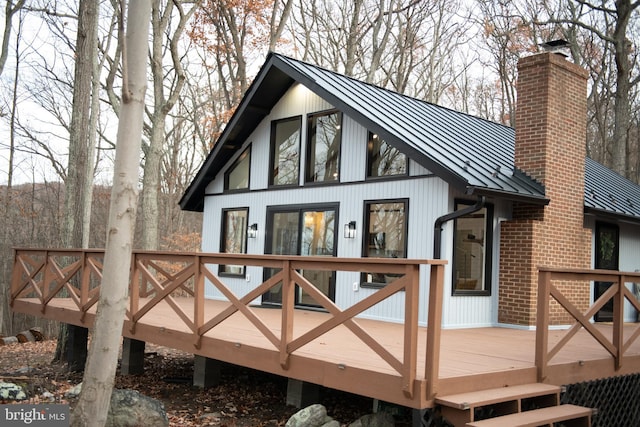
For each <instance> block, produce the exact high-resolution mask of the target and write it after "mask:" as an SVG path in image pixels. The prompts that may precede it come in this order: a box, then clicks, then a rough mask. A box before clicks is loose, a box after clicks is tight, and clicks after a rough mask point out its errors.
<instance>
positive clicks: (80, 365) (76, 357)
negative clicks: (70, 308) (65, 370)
mask: <svg viewBox="0 0 640 427" xmlns="http://www.w3.org/2000/svg"><path fill="white" fill-rule="evenodd" d="M88 341H89V329H87V328H83V327H82V326H76V325H71V324H67V364H68V366H69V370H70V371H71V372H83V371H84V365H85V363H86V362H87V342H88Z"/></svg>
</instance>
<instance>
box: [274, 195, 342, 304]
mask: <svg viewBox="0 0 640 427" xmlns="http://www.w3.org/2000/svg"><path fill="white" fill-rule="evenodd" d="M336 217H337V206H334V205H330V206H327V205H324V206H300V207H278V208H269V209H267V241H266V247H265V253H268V254H274V255H303V256H334V255H335V254H336V248H335V241H336V219H337V218H336ZM275 272H276V270H274V269H265V279H266V278H268V277H270V276H271V275H273V274H275ZM301 273H302V275H303V276H304V277H305V278H306V279H307V280H309V281H310V282H311V283H313V284H314V285H315V286H316V287H317V288H318V289H319V290H320V292H322V293H323V294H325V295H326V296H327V297H328V298H330V299H331V300H332V301H333V300H334V299H335V288H334V283H335V273H334V272H331V271H315V270H304V271H302V272H301ZM262 300H263V303H265V304H281V303H282V284H278V285H277V286H275V287H273V288H272V289H271V290H270V291H269V292H267V293H266V294H264V295H263V297H262ZM296 305H299V306H307V307H317V306H319V304H318V303H317V302H316V301H314V300H313V299H312V298H311V297H310V296H309V295H308V294H307V292H305V291H304V290H303V289H302V288H300V287H298V286H296Z"/></svg>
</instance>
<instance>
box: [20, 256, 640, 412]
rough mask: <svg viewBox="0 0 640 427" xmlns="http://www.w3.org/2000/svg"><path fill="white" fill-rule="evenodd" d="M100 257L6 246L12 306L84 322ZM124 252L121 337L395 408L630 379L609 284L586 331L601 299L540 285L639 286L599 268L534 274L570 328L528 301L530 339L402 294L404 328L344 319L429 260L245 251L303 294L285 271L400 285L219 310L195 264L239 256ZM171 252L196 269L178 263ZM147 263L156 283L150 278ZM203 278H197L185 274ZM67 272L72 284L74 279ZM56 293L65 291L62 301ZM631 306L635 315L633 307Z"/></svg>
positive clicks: (411, 280)
mask: <svg viewBox="0 0 640 427" xmlns="http://www.w3.org/2000/svg"><path fill="white" fill-rule="evenodd" d="M100 256H101V254H100V253H99V252H97V251H76V252H75V253H74V254H71V253H70V252H65V251H62V252H61V251H55V252H54V251H50V252H47V253H44V251H39V252H38V251H36V250H18V251H16V262H15V266H14V276H13V281H12V307H13V310H14V311H16V312H21V313H27V314H32V315H34V316H40V317H46V318H49V319H55V320H60V321H63V322H66V323H71V324H75V325H78V326H84V327H91V325H92V323H93V320H94V316H95V310H96V301H97V295H98V290H99V278H100V273H99V272H100V271H101V268H100ZM134 257H135V260H134V268H133V270H132V277H133V278H134V279H133V280H132V283H137V285H138V286H132V288H131V289H132V292H131V304H130V308H129V310H128V312H127V318H126V319H125V325H124V328H123V336H126V337H130V338H135V339H138V340H141V341H146V342H152V343H155V344H159V345H164V346H167V347H172V348H177V349H180V350H183V351H186V352H191V353H194V354H199V355H202V356H206V357H210V358H213V359H217V360H222V361H226V362H230V363H234V364H238V365H243V366H247V367H251V368H254V369H258V370H263V371H267V372H271V373H275V374H278V375H282V376H286V377H290V378H296V379H300V380H303V381H308V382H312V383H316V384H320V385H323V386H326V387H331V388H335V389H340V390H345V391H348V392H352V393H357V394H361V395H365V396H370V397H373V398H378V399H381V400H384V401H387V402H392V403H396V404H400V405H404V406H408V407H413V408H429V407H432V406H433V405H434V398H435V396H438V395H439V396H444V395H450V394H456V393H462V392H469V391H475V390H482V389H488V388H494V387H502V386H507V385H519V384H527V383H534V382H545V383H549V384H557V385H563V384H570V383H575V382H580V381H586V380H592V379H597V378H603V377H609V376H615V375H623V374H630V373H637V372H640V340H637V337H638V336H639V335H640V332H639V329H638V324H626V325H625V324H622V323H621V321H620V319H622V318H623V317H620V313H621V309H620V307H621V306H624V304H620V302H622V301H623V300H624V299H625V298H626V299H629V298H630V297H632V295H631V294H630V293H629V292H628V291H626V292H625V290H624V289H626V288H625V286H618V287H617V288H616V286H612V288H614V289H613V290H611V291H610V292H609V294H610V295H609V297H611V298H614V302H615V304H614V305H615V307H614V311H616V310H617V311H616V314H615V316H614V318H615V320H614V322H613V323H611V324H592V323H588V319H589V318H590V317H591V316H592V314H591V315H590V313H591V312H592V311H593V310H597V309H598V307H599V306H600V305H601V304H603V303H604V302H606V301H602V300H598V301H596V303H594V306H593V307H591V308H590V309H589V310H588V311H587V312H586V313H581V312H579V311H577V310H575V308H574V307H573V306H572V305H571V303H570V301H564V300H563V297H561V296H557V295H555V296H554V294H555V292H556V291H557V289H556V288H555V287H554V286H553V281H554V280H568V279H571V280H585V279H587V280H588V279H591V278H592V276H597V277H596V278H597V279H598V280H601V279H602V280H604V279H606V280H608V281H612V282H616V281H617V282H619V283H623V284H624V283H627V282H630V281H639V280H638V278H639V277H640V275H637V274H636V275H635V276H634V275H633V273H627V274H622V273H617V272H616V273H615V274H612V273H611V272H608V273H606V274H607V275H606V277H603V275H604V274H605V273H603V272H595V271H582V272H576V271H572V272H561V271H555V270H551V269H543V270H542V271H543V273H542V274H541V275H540V277H541V286H540V289H541V291H540V292H541V294H544V293H545V292H546V294H547V295H549V296H552V297H553V298H554V299H555V298H556V297H557V298H559V299H560V300H561V302H560V303H561V304H562V305H563V306H564V305H565V304H567V305H568V307H565V308H566V309H567V311H568V312H570V313H572V314H573V315H574V317H575V318H576V322H575V324H576V325H580V326H576V327H574V328H572V329H569V330H554V329H553V328H550V327H549V324H548V322H549V315H548V314H545V309H544V307H543V303H544V301H545V300H546V302H547V304H548V298H546V299H545V298H540V299H541V300H542V302H541V303H540V307H539V310H542V313H541V315H539V316H538V321H539V325H538V328H537V332H536V331H527V330H519V329H510V328H478V329H458V330H440V328H439V327H434V328H424V327H418V325H417V310H418V307H417V303H416V302H415V300H417V298H409V297H407V298H406V299H407V302H406V307H407V311H408V313H407V316H406V319H408V321H407V320H405V322H404V323H388V322H379V321H372V320H366V319H361V318H357V319H355V318H354V316H356V315H357V314H358V313H360V312H361V311H363V310H364V309H366V308H367V307H369V306H370V305H372V304H375V301H378V300H382V299H384V298H385V297H386V296H388V295H392V294H393V293H395V292H398V291H403V292H404V293H405V294H406V295H409V296H410V295H416V292H417V286H418V285H417V283H418V282H419V281H418V278H417V271H419V270H418V268H417V266H419V265H421V264H429V261H413V260H400V261H398V260H393V261H392V262H391V263H387V264H385V263H382V265H381V263H380V262H379V260H376V261H375V264H376V265H377V267H376V266H374V265H373V264H374V263H372V262H371V261H367V260H366V259H365V260H364V261H363V260H361V259H358V260H357V261H356V260H342V261H340V262H336V261H337V260H336V259H332V262H331V263H330V264H329V263H328V262H327V259H316V258H313V259H311V258H305V259H297V258H294V259H287V260H284V259H281V258H279V257H266V256H256V257H254V258H251V257H249V258H251V259H247V258H245V259H244V260H243V262H244V263H247V265H258V264H260V265H265V266H270V267H273V266H275V265H276V264H277V265H283V263H287V264H290V265H288V266H287V267H284V268H283V270H282V272H281V274H282V275H283V276H282V277H284V279H283V278H282V277H280V279H282V280H284V282H290V284H291V285H292V286H293V284H294V283H295V284H298V285H300V286H303V287H304V289H305V290H306V291H308V292H310V293H313V290H312V289H311V288H309V286H312V285H310V284H309V283H308V282H306V283H305V282H304V278H302V277H301V276H300V275H296V273H295V270H296V268H301V267H303V268H314V269H321V268H325V269H333V270H340V269H345V270H352V271H353V270H355V269H362V271H371V269H372V268H378V269H381V270H389V269H390V268H391V267H393V266H394V265H395V267H394V268H397V270H398V271H402V272H404V276H403V277H402V278H401V279H402V280H400V279H399V280H398V281H396V282H398V283H395V282H394V283H395V285H394V284H390V285H389V286H387V287H386V288H385V289H384V290H381V291H379V292H378V293H377V294H380V295H378V296H377V297H375V298H374V300H372V301H368V302H365V303H362V302H361V303H358V304H356V305H355V306H353V307H351V308H348V309H345V310H339V309H338V308H337V307H335V306H334V305H331V303H330V302H327V301H324V300H323V299H322V297H321V296H319V295H315V294H314V296H315V297H316V298H317V300H320V301H319V302H321V304H322V305H323V306H324V307H325V309H326V310H327V311H328V312H318V311H308V310H294V309H293V304H292V303H291V302H290V301H287V298H286V297H285V301H284V302H283V308H282V309H279V308H275V309H274V308H264V307H255V306H251V305H250V302H251V301H253V300H254V299H255V296H259V295H261V294H262V293H263V292H264V291H265V289H269V288H270V287H271V286H273V285H274V284H275V282H276V281H277V280H278V279H274V280H272V281H267V282H265V283H263V285H261V286H260V287H259V288H257V290H254V291H252V292H250V293H249V294H247V295H245V296H238V297H236V296H235V295H233V294H229V297H230V301H231V302H224V301H214V300H208V299H205V298H204V297H203V293H202V288H203V283H204V278H205V277H206V278H207V279H209V280H210V281H212V282H213V283H214V285H215V286H216V287H218V288H219V289H221V288H224V289H226V288H225V287H224V285H223V284H222V283H221V282H220V283H217V282H218V281H219V280H218V278H217V277H215V275H213V274H212V273H211V272H210V270H207V269H206V268H205V267H204V266H206V265H211V264H214V263H226V264H231V263H232V262H231V261H233V263H234V264H236V263H241V262H240V261H239V260H238V259H233V260H230V259H228V258H225V257H224V256H223V255H221V254H215V255H212V254H208V255H205V254H197V255H196V254H189V255H184V254H182V255H181V257H182V258H181V257H177V255H176V254H166V253H163V254H159V253H139V254H135V255H134ZM184 257H191V258H193V259H196V261H194V262H193V263H191V262H187V261H185V259H186V258H184ZM220 257H222V258H220ZM63 258H64V260H65V261H64V263H63V262H62V259H63ZM191 258H190V259H191ZM159 259H164V260H165V261H167V260H173V261H176V259H177V260H178V261H179V264H180V265H181V267H180V269H175V268H172V269H169V268H167V266H166V265H163V264H161V263H160V262H159V261H158V260H159ZM167 262H168V261H167ZM356 262H357V263H358V265H355V264H354V263H356ZM297 263H298V264H297ZM63 264H64V266H63ZM303 264H304V265H303ZM429 265H430V269H431V272H430V274H431V280H430V281H431V289H430V303H429V324H432V325H439V324H440V323H441V318H440V313H441V307H442V304H441V298H442V295H441V290H442V279H443V277H442V271H443V269H442V265H443V264H442V263H441V262H433V263H432V264H429ZM151 266H153V270H154V271H155V275H153V274H151V273H150V272H151V270H152V268H151ZM142 270H144V272H143V271H142ZM187 270H188V271H190V272H191V271H192V270H193V271H192V272H193V274H191V273H188V274H187V273H186V272H185V271H187ZM204 270H207V271H208V273H206V274H204V273H203V274H201V275H198V271H204ZM159 272H160V273H159ZM287 275H289V279H287ZM567 275H570V276H567ZM614 276H615V277H614ZM74 277H75V278H78V279H79V282H78V283H74V280H72V279H73V278H74ZM159 277H160V278H159ZM591 280H593V279H591ZM190 281H191V282H190ZM189 283H191V284H189ZM198 283H200V284H198ZM434 285H435V286H434ZM587 285H588V283H587ZM412 286H414V288H411V287H412ZM616 289H617V290H616ZM62 290H66V291H67V295H66V296H65V295H64V294H63V293H62V292H61V291H62ZM227 291H228V289H227ZM374 295H375V294H374ZM616 301H617V302H616ZM634 301H635V299H634ZM632 304H634V305H635V306H636V308H637V307H638V306H639V304H638V303H637V302H632ZM414 306H415V308H414ZM354 307H355V308H354ZM414 310H415V311H414ZM547 312H548V308H547ZM544 322H547V323H546V324H545V323H544ZM585 322H586V323H587V324H586V325H583V323H585ZM407 323H411V325H407ZM567 336H570V339H567V338H566V337H567ZM541 340H545V343H542V342H541ZM556 345H558V346H559V347H556Z"/></svg>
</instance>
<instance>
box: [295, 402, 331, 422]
mask: <svg viewBox="0 0 640 427" xmlns="http://www.w3.org/2000/svg"><path fill="white" fill-rule="evenodd" d="M285 427H340V423H339V422H337V421H335V420H334V419H333V418H331V417H330V416H328V415H327V408H325V407H324V406H322V405H320V404H319V403H316V404H313V405H311V406H307V407H306V408H304V409H301V410H299V411H298V412H296V413H295V414H293V415H292V416H291V418H289V420H288V421H287V424H285Z"/></svg>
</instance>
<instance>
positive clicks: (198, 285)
mask: <svg viewBox="0 0 640 427" xmlns="http://www.w3.org/2000/svg"><path fill="white" fill-rule="evenodd" d="M193 258H194V259H193V262H194V268H195V271H194V276H195V277H194V284H193V286H194V289H193V332H194V333H196V334H198V331H199V330H200V328H201V327H202V325H204V274H203V273H202V264H201V262H202V259H201V258H200V255H194V257H193ZM201 338H202V337H201V336H199V334H198V337H197V340H196V348H198V349H199V348H200V342H201Z"/></svg>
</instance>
